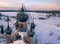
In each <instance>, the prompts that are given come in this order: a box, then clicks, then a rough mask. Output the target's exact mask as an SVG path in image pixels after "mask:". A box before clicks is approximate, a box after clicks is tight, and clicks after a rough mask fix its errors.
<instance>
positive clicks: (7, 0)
mask: <svg viewBox="0 0 60 44" xmlns="http://www.w3.org/2000/svg"><path fill="white" fill-rule="evenodd" d="M22 3H23V4H24V5H25V6H28V5H30V6H31V5H46V6H48V5H54V6H57V5H58V6H59V7H60V0H0V6H5V7H20V5H21V4H22ZM13 5H14V6H13Z"/></svg>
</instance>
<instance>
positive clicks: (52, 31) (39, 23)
mask: <svg viewBox="0 0 60 44" xmlns="http://www.w3.org/2000/svg"><path fill="white" fill-rule="evenodd" d="M35 16H36V15H35ZM10 19H11V21H10V22H11V23H10V27H11V28H12V29H13V30H14V29H15V26H14V25H13V24H14V22H15V19H13V18H10ZM34 22H35V24H36V28H35V32H36V35H35V38H36V44H60V27H57V26H56V25H57V24H60V18H59V17H51V18H48V19H46V20H39V19H38V17H37V18H36V19H34ZM0 23H1V24H0V25H2V24H3V25H4V29H5V28H6V27H7V22H5V21H4V20H2V21H1V20H0ZM1 41H2V39H0V44H5V43H4V42H5V41H4V42H1Z"/></svg>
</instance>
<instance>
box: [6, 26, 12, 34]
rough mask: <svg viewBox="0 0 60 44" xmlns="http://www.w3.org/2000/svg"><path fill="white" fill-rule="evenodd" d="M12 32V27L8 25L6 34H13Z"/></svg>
mask: <svg viewBox="0 0 60 44" xmlns="http://www.w3.org/2000/svg"><path fill="white" fill-rule="evenodd" d="M11 32H12V29H11V28H10V26H9V25H8V26H7V28H6V34H11Z"/></svg>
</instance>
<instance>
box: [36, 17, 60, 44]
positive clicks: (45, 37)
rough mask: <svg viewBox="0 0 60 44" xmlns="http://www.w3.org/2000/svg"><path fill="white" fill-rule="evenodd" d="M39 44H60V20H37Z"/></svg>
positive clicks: (57, 18)
mask: <svg viewBox="0 0 60 44" xmlns="http://www.w3.org/2000/svg"><path fill="white" fill-rule="evenodd" d="M35 24H36V28H35V29H36V30H35V31H36V38H37V41H38V43H37V44H60V28H59V27H57V26H55V24H60V18H59V17H56V18H49V19H47V20H39V19H36V20H35Z"/></svg>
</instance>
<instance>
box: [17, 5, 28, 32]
mask: <svg viewBox="0 0 60 44" xmlns="http://www.w3.org/2000/svg"><path fill="white" fill-rule="evenodd" d="M27 20H28V15H27V14H26V13H25V7H24V6H23V5H22V8H21V10H20V11H19V13H18V14H17V23H18V28H19V31H20V32H25V31H26V30H27V24H26V21H27Z"/></svg>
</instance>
